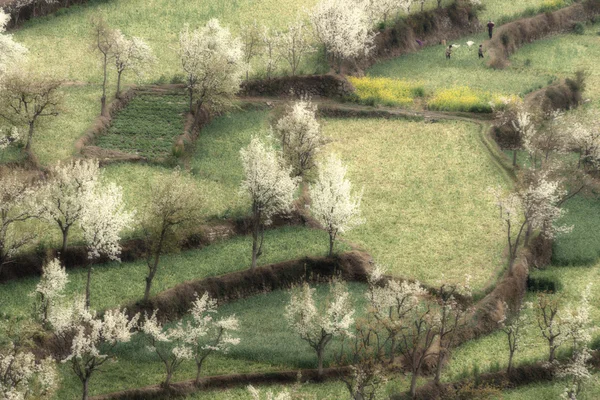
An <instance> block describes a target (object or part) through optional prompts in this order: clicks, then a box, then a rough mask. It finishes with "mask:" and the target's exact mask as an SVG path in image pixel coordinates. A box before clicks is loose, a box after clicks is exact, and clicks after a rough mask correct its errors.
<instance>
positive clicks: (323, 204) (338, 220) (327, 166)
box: [310, 155, 364, 256]
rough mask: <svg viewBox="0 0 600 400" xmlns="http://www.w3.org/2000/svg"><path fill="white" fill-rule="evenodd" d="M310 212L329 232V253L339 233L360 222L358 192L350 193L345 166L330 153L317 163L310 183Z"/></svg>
mask: <svg viewBox="0 0 600 400" xmlns="http://www.w3.org/2000/svg"><path fill="white" fill-rule="evenodd" d="M310 196H311V200H312V203H311V206H310V207H311V212H312V214H313V215H314V217H315V218H316V219H317V221H319V223H321V224H322V225H323V227H324V228H325V230H326V231H327V233H329V253H328V254H329V256H332V255H333V245H334V243H335V239H336V237H337V235H338V234H339V233H345V232H347V231H349V230H350V229H352V228H354V227H356V226H358V225H360V224H362V223H363V221H364V220H363V219H362V218H361V216H360V214H361V213H360V202H361V198H362V193H361V194H359V195H352V186H351V183H350V181H349V180H348V179H347V178H346V167H344V166H343V165H342V162H341V161H340V160H339V158H337V157H336V156H334V155H331V156H329V158H328V159H327V160H326V161H325V162H324V163H322V164H321V165H320V166H319V173H318V177H317V181H316V182H315V183H314V184H312V185H310Z"/></svg>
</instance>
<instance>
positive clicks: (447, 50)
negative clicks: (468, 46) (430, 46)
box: [446, 45, 452, 60]
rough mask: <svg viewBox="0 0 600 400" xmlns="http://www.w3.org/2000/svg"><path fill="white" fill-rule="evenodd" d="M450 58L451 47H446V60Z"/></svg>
mask: <svg viewBox="0 0 600 400" xmlns="http://www.w3.org/2000/svg"><path fill="white" fill-rule="evenodd" d="M450 56H452V45H450V46H448V48H447V49H446V59H447V60H449V59H450Z"/></svg>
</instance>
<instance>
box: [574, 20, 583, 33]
mask: <svg viewBox="0 0 600 400" xmlns="http://www.w3.org/2000/svg"><path fill="white" fill-rule="evenodd" d="M573 32H575V34H577V35H583V34H585V26H584V25H583V24H582V23H581V22H578V23H576V24H575V25H574V26H573Z"/></svg>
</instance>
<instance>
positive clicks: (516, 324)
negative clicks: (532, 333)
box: [498, 302, 528, 374]
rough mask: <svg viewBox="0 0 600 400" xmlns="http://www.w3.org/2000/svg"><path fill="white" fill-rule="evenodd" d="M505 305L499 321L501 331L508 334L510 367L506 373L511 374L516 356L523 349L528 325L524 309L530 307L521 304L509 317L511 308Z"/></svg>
mask: <svg viewBox="0 0 600 400" xmlns="http://www.w3.org/2000/svg"><path fill="white" fill-rule="evenodd" d="M503 304H504V307H503V308H504V315H503V317H502V318H501V319H500V321H498V324H499V325H500V329H502V331H503V332H504V333H505V334H506V339H507V342H508V367H507V369H506V371H507V373H508V374H510V373H511V372H512V369H513V361H514V357H515V354H516V352H517V351H519V350H521V348H522V347H523V337H522V336H523V329H525V324H526V323H527V313H526V312H524V309H525V308H527V307H528V304H527V303H523V304H521V305H520V306H519V308H518V309H517V310H516V311H515V312H514V313H513V315H509V314H510V308H509V306H508V304H506V302H504V303H503Z"/></svg>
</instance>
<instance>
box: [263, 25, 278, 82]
mask: <svg viewBox="0 0 600 400" xmlns="http://www.w3.org/2000/svg"><path fill="white" fill-rule="evenodd" d="M260 40H261V42H262V45H263V48H264V55H263V58H264V65H265V75H266V76H267V79H268V80H271V77H272V76H273V73H274V72H275V71H276V70H277V66H278V65H279V61H280V60H281V54H280V52H279V51H278V46H279V41H280V33H279V32H277V31H274V30H271V28H269V27H266V26H265V27H263V29H262V32H261V34H260Z"/></svg>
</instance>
